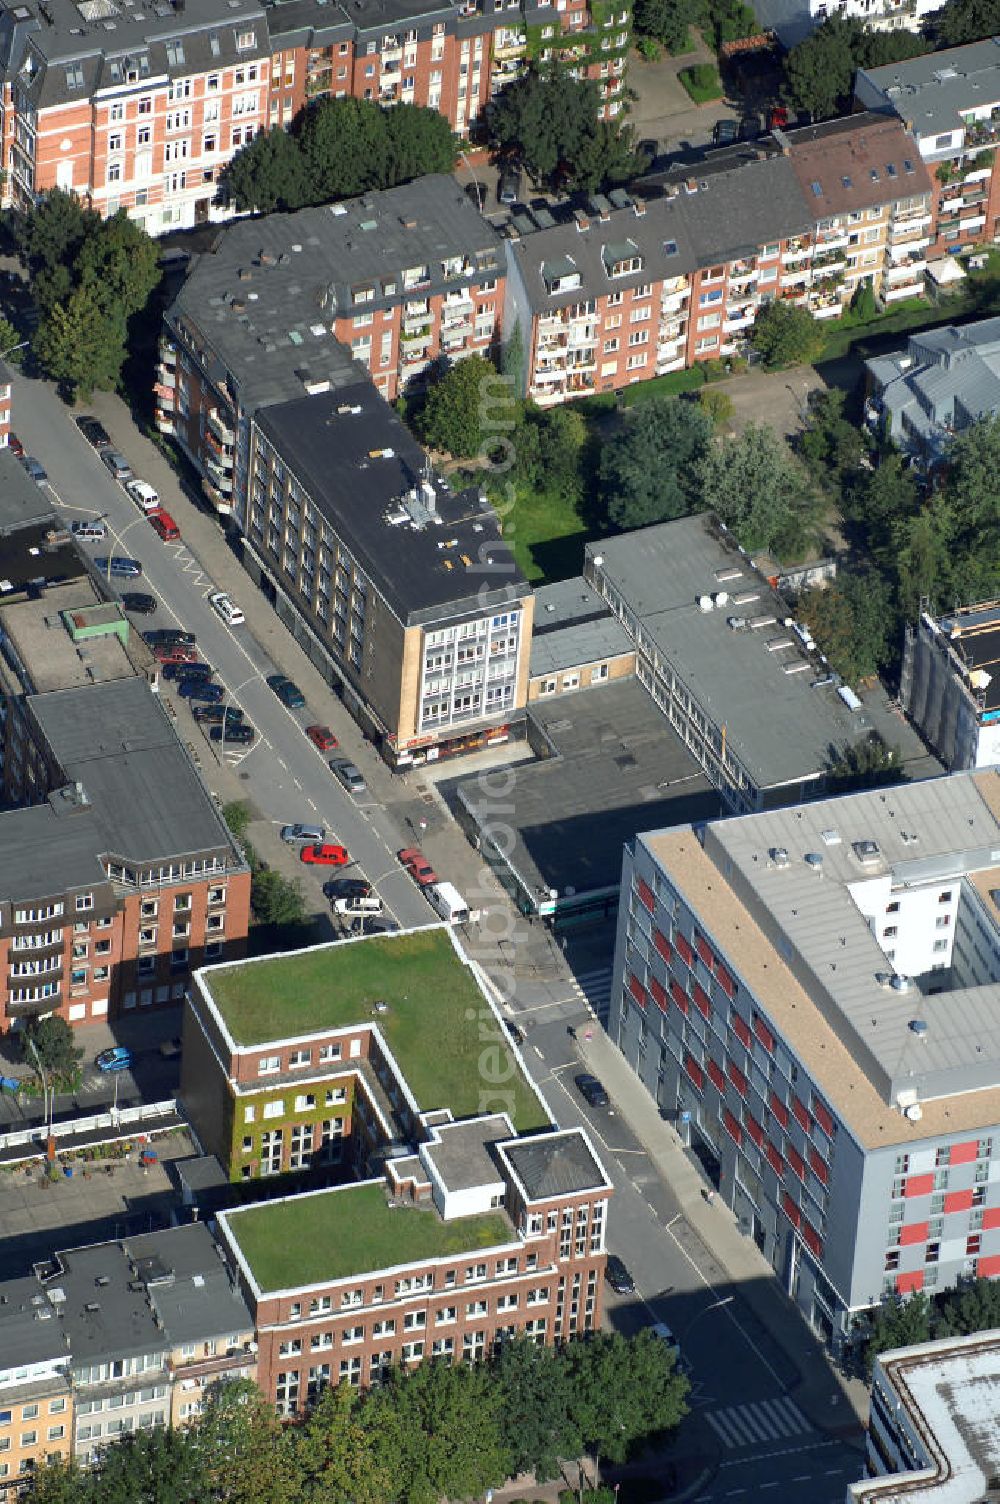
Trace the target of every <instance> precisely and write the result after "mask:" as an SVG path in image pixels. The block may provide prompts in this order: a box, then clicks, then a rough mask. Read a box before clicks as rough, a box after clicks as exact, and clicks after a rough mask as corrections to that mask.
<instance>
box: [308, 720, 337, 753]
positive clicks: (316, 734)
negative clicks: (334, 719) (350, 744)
mask: <svg viewBox="0 0 1000 1504" xmlns="http://www.w3.org/2000/svg"><path fill="white" fill-rule="evenodd" d="M306 736H308V738H309V740H310V741H311V742H312V744H313V746H314V747H318V748H319V750H320V752H332V751H333V749H334V748H335V747H339V746H340V743H339V742H338V740H337V738H336V737H335V736H334V734H333V732H332V731H331V730H330V728H329V726H307V727H306Z"/></svg>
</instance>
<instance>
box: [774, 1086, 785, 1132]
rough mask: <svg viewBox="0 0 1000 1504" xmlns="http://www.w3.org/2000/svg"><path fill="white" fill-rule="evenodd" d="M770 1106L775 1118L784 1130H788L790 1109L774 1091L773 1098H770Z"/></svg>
mask: <svg viewBox="0 0 1000 1504" xmlns="http://www.w3.org/2000/svg"><path fill="white" fill-rule="evenodd" d="M770 1106H771V1111H772V1112H773V1113H774V1115H775V1117H776V1118H777V1119H778V1122H779V1123H780V1124H781V1126H782V1128H787V1127H788V1108H787V1107H786V1106H785V1104H784V1102H782V1101H781V1099H780V1098H779V1097H776V1096H775V1094H774V1092H773V1091H772V1093H771V1097H770Z"/></svg>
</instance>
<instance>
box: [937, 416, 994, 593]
mask: <svg viewBox="0 0 1000 1504" xmlns="http://www.w3.org/2000/svg"><path fill="white" fill-rule="evenodd" d="M998 474H1000V418H991V417H988V418H981V419H980V420H979V422H977V423H973V424H971V425H970V426H969V427H968V428H965V429H963V430H962V431H961V432H960V433H958V434H956V435H955V437H954V439H953V440H952V442H951V444H950V445H949V448H948V454H947V472H946V480H945V483H944V487H943V496H944V498H945V501H946V503H947V507H948V513H949V517H950V522H951V554H952V585H953V588H954V590H955V592H956V594H957V595H958V596H959V597H961V598H962V599H964V600H985V599H986V598H987V597H989V596H992V595H995V594H996V593H997V590H998V589H1000V558H998V555H997V548H996V539H997V528H998V526H1000V499H998V493H997V475H998Z"/></svg>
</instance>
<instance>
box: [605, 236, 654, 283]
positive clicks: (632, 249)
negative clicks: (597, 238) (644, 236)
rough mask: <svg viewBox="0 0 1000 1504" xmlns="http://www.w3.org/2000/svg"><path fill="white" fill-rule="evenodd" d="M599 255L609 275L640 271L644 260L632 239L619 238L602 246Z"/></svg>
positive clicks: (626, 274) (624, 275)
mask: <svg viewBox="0 0 1000 1504" xmlns="http://www.w3.org/2000/svg"><path fill="white" fill-rule="evenodd" d="M601 257H602V259H603V261H604V269H605V271H606V272H607V274H608V276H609V277H627V276H629V274H630V273H632V272H641V271H642V268H643V265H644V260H643V257H642V255H641V253H640V251H639V247H638V246H637V245H636V243H635V241H634V240H621V241H617V242H612V244H610V245H606V246H602V248H601Z"/></svg>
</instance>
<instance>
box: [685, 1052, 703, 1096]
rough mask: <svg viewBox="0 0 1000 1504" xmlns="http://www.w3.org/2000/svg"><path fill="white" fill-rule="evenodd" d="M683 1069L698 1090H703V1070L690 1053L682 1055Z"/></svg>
mask: <svg viewBox="0 0 1000 1504" xmlns="http://www.w3.org/2000/svg"><path fill="white" fill-rule="evenodd" d="M684 1069H685V1070H686V1071H687V1073H688V1075H689V1076H690V1078H691V1080H692V1081H693V1082H694V1084H695V1086H697V1088H698V1090H699V1091H704V1090H705V1072H704V1071H703V1070H702V1068H701V1066H700V1065H699V1064H698V1062H697V1060H695V1059H694V1058H693V1056H691V1055H685V1056H684Z"/></svg>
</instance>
